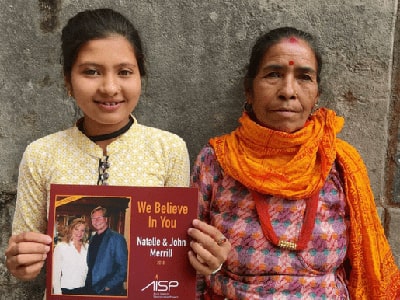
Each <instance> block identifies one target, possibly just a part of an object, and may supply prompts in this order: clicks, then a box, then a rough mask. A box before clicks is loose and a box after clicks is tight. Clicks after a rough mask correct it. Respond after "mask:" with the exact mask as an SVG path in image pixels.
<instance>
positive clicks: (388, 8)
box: [0, 0, 400, 299]
mask: <svg viewBox="0 0 400 300" xmlns="http://www.w3.org/2000/svg"><path fill="white" fill-rule="evenodd" d="M397 5H398V3H397V1H396V0H380V1H376V0H365V1H362V0H359V1H354V0H342V1H331V0H309V1H294V0H291V1H282V0H231V1H228V0H226V1H221V0H196V1H194V0H193V1H188V0H186V1H185V0H169V1H157V0H135V1H133V0H119V1H117V0H108V1H107V0H92V1H81V0H37V1H36V0H30V1H24V0H16V1H15V0H0V7H1V10H0V35H1V43H0V87H1V88H0V104H1V107H2V109H1V110H0V148H1V149H2V152H1V153H2V156H1V161H2V168H1V171H0V216H1V219H0V224H1V229H2V230H1V239H0V252H1V253H3V252H4V249H5V247H6V245H7V241H8V237H9V235H10V223H11V219H12V215H13V211H14V204H15V202H14V201H15V200H14V199H15V187H16V182H17V176H18V170H17V168H18V164H19V160H20V158H21V155H22V152H23V151H24V149H25V147H26V145H27V144H28V143H29V142H31V141H33V140H35V139H37V138H39V137H41V136H44V135H46V134H48V133H51V132H54V131H57V130H61V129H64V128H66V127H68V126H70V125H71V124H73V122H74V121H75V120H76V118H77V117H78V116H79V111H78V110H77V109H76V106H75V104H74V103H73V101H72V100H71V99H69V98H68V97H67V95H66V92H65V90H64V87H63V82H62V74H61V66H60V64H59V57H60V51H59V39H60V30H61V27H62V26H63V25H64V24H65V22H66V20H67V19H68V18H69V17H71V16H72V15H74V14H75V13H76V12H78V11H80V10H82V9H85V8H97V7H111V8H114V9H117V10H119V11H120V12H122V13H124V14H125V15H126V16H127V17H129V18H130V19H131V20H132V21H133V23H134V24H135V25H136V26H137V27H138V29H139V31H140V32H141V35H142V38H143V42H144V45H145V50H146V53H147V67H148V79H147V80H146V83H145V86H144V89H143V95H142V97H141V100H140V104H139V106H138V107H137V109H136V111H135V115H136V116H137V118H138V120H139V122H141V123H143V124H146V125H151V126H156V127H159V128H162V129H166V130H170V131H172V132H175V133H177V134H179V135H180V136H182V137H183V138H184V139H185V140H186V142H187V144H188V147H189V151H190V156H191V160H192V161H193V160H194V158H195V156H196V154H197V152H198V151H199V150H200V148H201V147H202V146H203V145H204V144H205V143H206V142H207V140H208V138H209V137H211V136H215V135H219V134H223V133H226V132H229V131H231V130H232V129H233V128H235V126H236V125H237V119H238V117H239V116H240V114H241V110H242V104H243V102H244V96H243V91H242V77H243V75H244V67H245V65H246V62H247V59H248V56H249V51H250V48H251V46H252V44H253V42H254V40H255V38H256V37H257V36H258V35H259V34H260V33H261V32H264V31H266V30H269V29H272V28H275V27H277V26H283V25H289V26H296V27H298V28H300V29H303V30H306V31H309V32H311V33H312V34H315V35H316V36H318V37H319V38H320V39H321V44H322V49H323V51H324V67H323V76H322V80H323V94H322V97H321V100H322V101H321V102H322V104H323V105H326V106H328V107H330V108H333V109H335V110H336V111H337V112H338V114H340V115H343V116H344V117H345V118H346V124H345V128H344V130H343V132H342V134H341V137H342V138H344V139H346V140H348V141H350V142H351V143H352V144H353V145H354V146H356V147H357V148H358V149H359V151H360V153H361V155H362V156H363V158H364V160H365V162H366V164H367V167H368V170H369V175H370V178H371V184H372V188H373V190H374V194H375V196H376V203H377V206H378V207H379V212H380V215H381V217H382V222H383V224H385V226H386V229H387V234H388V237H389V241H390V243H391V245H392V247H393V250H394V253H395V255H396V258H397V261H398V262H400V243H399V241H398V238H396V236H395V233H394V231H395V229H394V228H398V226H399V224H400V208H399V207H398V206H396V205H399V204H400V200H399V199H400V195H399V194H400V188H399V184H400V171H399V169H400V168H399V165H400V161H398V159H399V155H400V154H399V153H400V150H399V149H400V145H399V143H398V141H399V136H400V127H399V120H398V118H397V115H398V114H396V113H393V112H394V111H395V112H396V111H397V112H400V109H399V105H400V104H399V101H398V100H397V99H398V98H399V90H400V89H398V88H397V86H396V84H397V79H398V77H397V76H398V68H399V63H398V59H393V52H395V53H396V50H397V51H398V50H399V49H398V48H399V39H398V37H397V33H396V18H397V14H398V11H397V9H398V8H397ZM395 109H396V110H395ZM396 155H397V164H396ZM396 199H397V200H396ZM390 229H392V230H390ZM392 232H393V234H392ZM0 274H1V275H0V290H1V291H3V293H1V294H0V299H27V298H30V299H41V293H42V287H43V285H42V282H43V278H44V276H43V275H42V277H40V278H39V279H38V280H36V281H35V282H33V283H23V284H22V283H20V282H18V281H17V280H15V279H14V278H12V277H10V276H9V275H8V273H7V272H6V270H5V268H4V264H3V261H1V262H0ZM28 295H29V297H28Z"/></svg>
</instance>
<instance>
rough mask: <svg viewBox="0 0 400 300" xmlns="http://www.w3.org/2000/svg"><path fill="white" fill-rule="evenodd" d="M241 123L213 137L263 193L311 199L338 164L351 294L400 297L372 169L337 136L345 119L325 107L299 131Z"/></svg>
mask: <svg viewBox="0 0 400 300" xmlns="http://www.w3.org/2000/svg"><path fill="white" fill-rule="evenodd" d="M239 122H240V123H241V126H239V127H238V128H237V129H236V130H235V131H233V132H231V133H230V134H227V135H224V136H221V137H216V138H212V139H210V144H211V145H212V147H213V148H214V150H215V153H216V156H217V160H218V162H219V164H220V165H221V167H222V169H223V170H224V172H225V173H227V174H228V175H230V176H231V177H233V178H235V179H236V180H238V181H240V182H241V183H242V184H244V185H245V186H247V187H248V188H250V189H254V190H256V191H258V192H260V193H262V194H269V195H275V196H280V197H284V198H287V199H290V200H297V199H305V198H309V197H310V196H311V195H312V194H313V193H314V192H316V191H319V190H320V189H321V188H322V187H323V185H324V183H325V179H326V178H327V176H328V174H329V172H330V169H331V167H332V164H333V162H334V161H335V160H336V161H337V162H338V163H339V165H340V167H341V170H342V173H341V174H342V179H343V182H344V189H345V195H346V201H347V205H348V207H349V212H350V228H349V248H348V252H347V257H348V259H349V261H350V264H351V271H350V275H348V283H347V288H348V290H349V293H350V297H351V299H367V300H368V299H371V300H372V299H374V300H375V299H382V300H385V299H387V300H393V299H400V271H399V269H398V267H397V266H396V263H395V261H394V258H393V255H392V252H391V249H390V246H389V243H388V241H387V239H386V237H385V234H384V230H383V227H382V226H381V223H380V220H379V216H378V214H377V210H376V206H375V201H374V196H373V193H372V190H371V187H370V182H369V177H368V173H367V169H366V167H365V164H364V162H363V160H362V158H361V156H360V155H359V153H358V152H357V150H356V149H355V148H354V147H352V146H351V145H349V144H348V143H346V142H345V141H343V140H340V139H338V138H336V134H337V133H338V132H340V130H341V129H342V127H343V124H344V120H343V118H341V117H338V116H336V114H335V112H333V111H332V110H328V109H325V108H321V109H319V110H318V111H317V112H316V113H315V114H314V115H312V116H311V117H310V119H309V120H308V121H307V122H306V124H305V126H304V128H302V129H301V130H299V131H297V132H295V133H286V132H281V131H274V130H271V129H268V128H265V127H262V126H260V125H258V124H257V123H255V122H253V121H252V120H251V119H250V117H249V116H248V115H247V113H243V115H242V117H241V118H240V119H239ZM396 295H397V297H399V298H397V297H396Z"/></svg>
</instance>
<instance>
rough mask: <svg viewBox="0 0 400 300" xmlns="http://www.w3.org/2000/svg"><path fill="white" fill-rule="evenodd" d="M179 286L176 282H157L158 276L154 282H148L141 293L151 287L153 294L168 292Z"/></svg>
mask: <svg viewBox="0 0 400 300" xmlns="http://www.w3.org/2000/svg"><path fill="white" fill-rule="evenodd" d="M178 286H179V281H176V280H158V274H157V275H156V277H155V280H153V281H152V282H150V283H149V284H148V285H146V286H145V287H144V288H142V290H141V291H142V292H143V291H144V290H146V289H148V288H150V287H153V292H169V291H170V290H171V289H173V288H176V287H178Z"/></svg>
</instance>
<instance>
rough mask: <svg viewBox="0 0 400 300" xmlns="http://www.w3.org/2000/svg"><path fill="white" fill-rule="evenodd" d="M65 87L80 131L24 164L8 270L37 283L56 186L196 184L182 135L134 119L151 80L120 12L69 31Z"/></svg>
mask: <svg viewBox="0 0 400 300" xmlns="http://www.w3.org/2000/svg"><path fill="white" fill-rule="evenodd" d="M61 40H62V58H63V71H64V81H65V85H66V88H67V91H68V94H69V95H70V96H71V97H73V98H74V99H75V101H76V103H77V105H78V106H79V108H80V109H81V110H82V112H83V115H84V116H83V118H81V119H80V120H78V121H77V123H76V125H75V126H73V127H71V128H69V129H67V130H65V131H61V132H57V133H54V134H51V135H48V136H46V137H44V138H42V139H39V140H37V141H35V142H33V143H32V144H30V145H29V146H28V147H27V149H26V151H25V153H24V155H23V158H22V161H21V164H20V171H19V179H18V190H17V202H16V210H15V215H14V220H13V235H12V236H11V238H10V240H9V245H8V248H7V250H6V265H7V268H8V269H9V271H10V272H11V273H12V274H13V275H14V276H15V277H17V278H19V279H22V280H31V279H33V278H35V277H36V276H37V275H38V274H39V273H40V270H41V269H42V267H43V264H44V261H45V259H46V256H47V253H48V251H49V250H50V243H51V242H52V239H51V237H50V236H48V235H46V234H44V232H46V226H47V207H48V201H49V191H50V184H52V183H59V184H88V185H90V184H92V185H96V184H98V185H102V184H109V185H123V186H188V185H189V172H190V170H189V155H188V151H187V148H186V144H185V142H184V141H183V140H182V139H181V138H180V137H178V136H177V135H175V134H172V133H169V132H166V131H162V130H159V129H156V128H151V127H146V126H143V125H140V124H139V123H138V122H137V120H136V119H135V118H134V117H133V116H132V115H131V113H132V111H133V110H134V109H135V107H136V105H137V103H138V101H139V97H140V93H141V79H142V77H143V76H145V73H146V72H145V67H144V54H143V52H142V44H141V40H140V37H139V34H138V32H137V30H136V29H135V27H134V26H133V25H132V23H131V22H129V21H128V20H127V19H126V18H125V17H124V16H122V15H121V14H120V13H118V12H115V11H113V10H111V9H95V10H87V11H83V12H80V13H78V14H77V15H76V16H74V17H73V18H71V19H70V20H69V21H68V24H67V25H66V26H65V27H64V28H63V30H62V36H61Z"/></svg>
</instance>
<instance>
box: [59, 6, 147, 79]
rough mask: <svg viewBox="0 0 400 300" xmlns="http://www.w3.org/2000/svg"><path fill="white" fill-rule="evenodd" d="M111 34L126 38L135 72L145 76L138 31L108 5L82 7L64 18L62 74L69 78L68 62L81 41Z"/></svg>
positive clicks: (76, 51) (76, 52)
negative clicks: (104, 6) (69, 17)
mask: <svg viewBox="0 0 400 300" xmlns="http://www.w3.org/2000/svg"><path fill="white" fill-rule="evenodd" d="M112 35H120V36H122V37H124V38H126V39H127V40H128V41H129V42H130V44H131V45H132V47H133V49H134V51H135V56H136V60H137V63H138V68H139V73H140V75H141V76H145V75H146V70H145V66H144V54H143V50H142V42H141V39H140V36H139V33H138V31H137V30H136V28H135V27H134V26H133V24H132V23H131V22H130V21H129V20H128V19H127V18H125V17H124V16H123V15H121V14H120V13H119V12H116V11H114V10H112V9H108V8H100V9H94V10H85V11H82V12H79V13H78V14H76V15H75V16H74V17H72V18H71V19H69V20H68V23H67V25H65V27H64V28H63V30H62V33H61V50H62V62H63V72H64V76H66V77H67V78H70V76H71V69H72V66H73V64H74V62H75V60H76V57H77V55H78V52H79V50H80V48H81V47H82V46H83V45H84V44H85V43H87V42H89V41H91V40H97V39H102V38H106V37H109V36H112Z"/></svg>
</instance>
